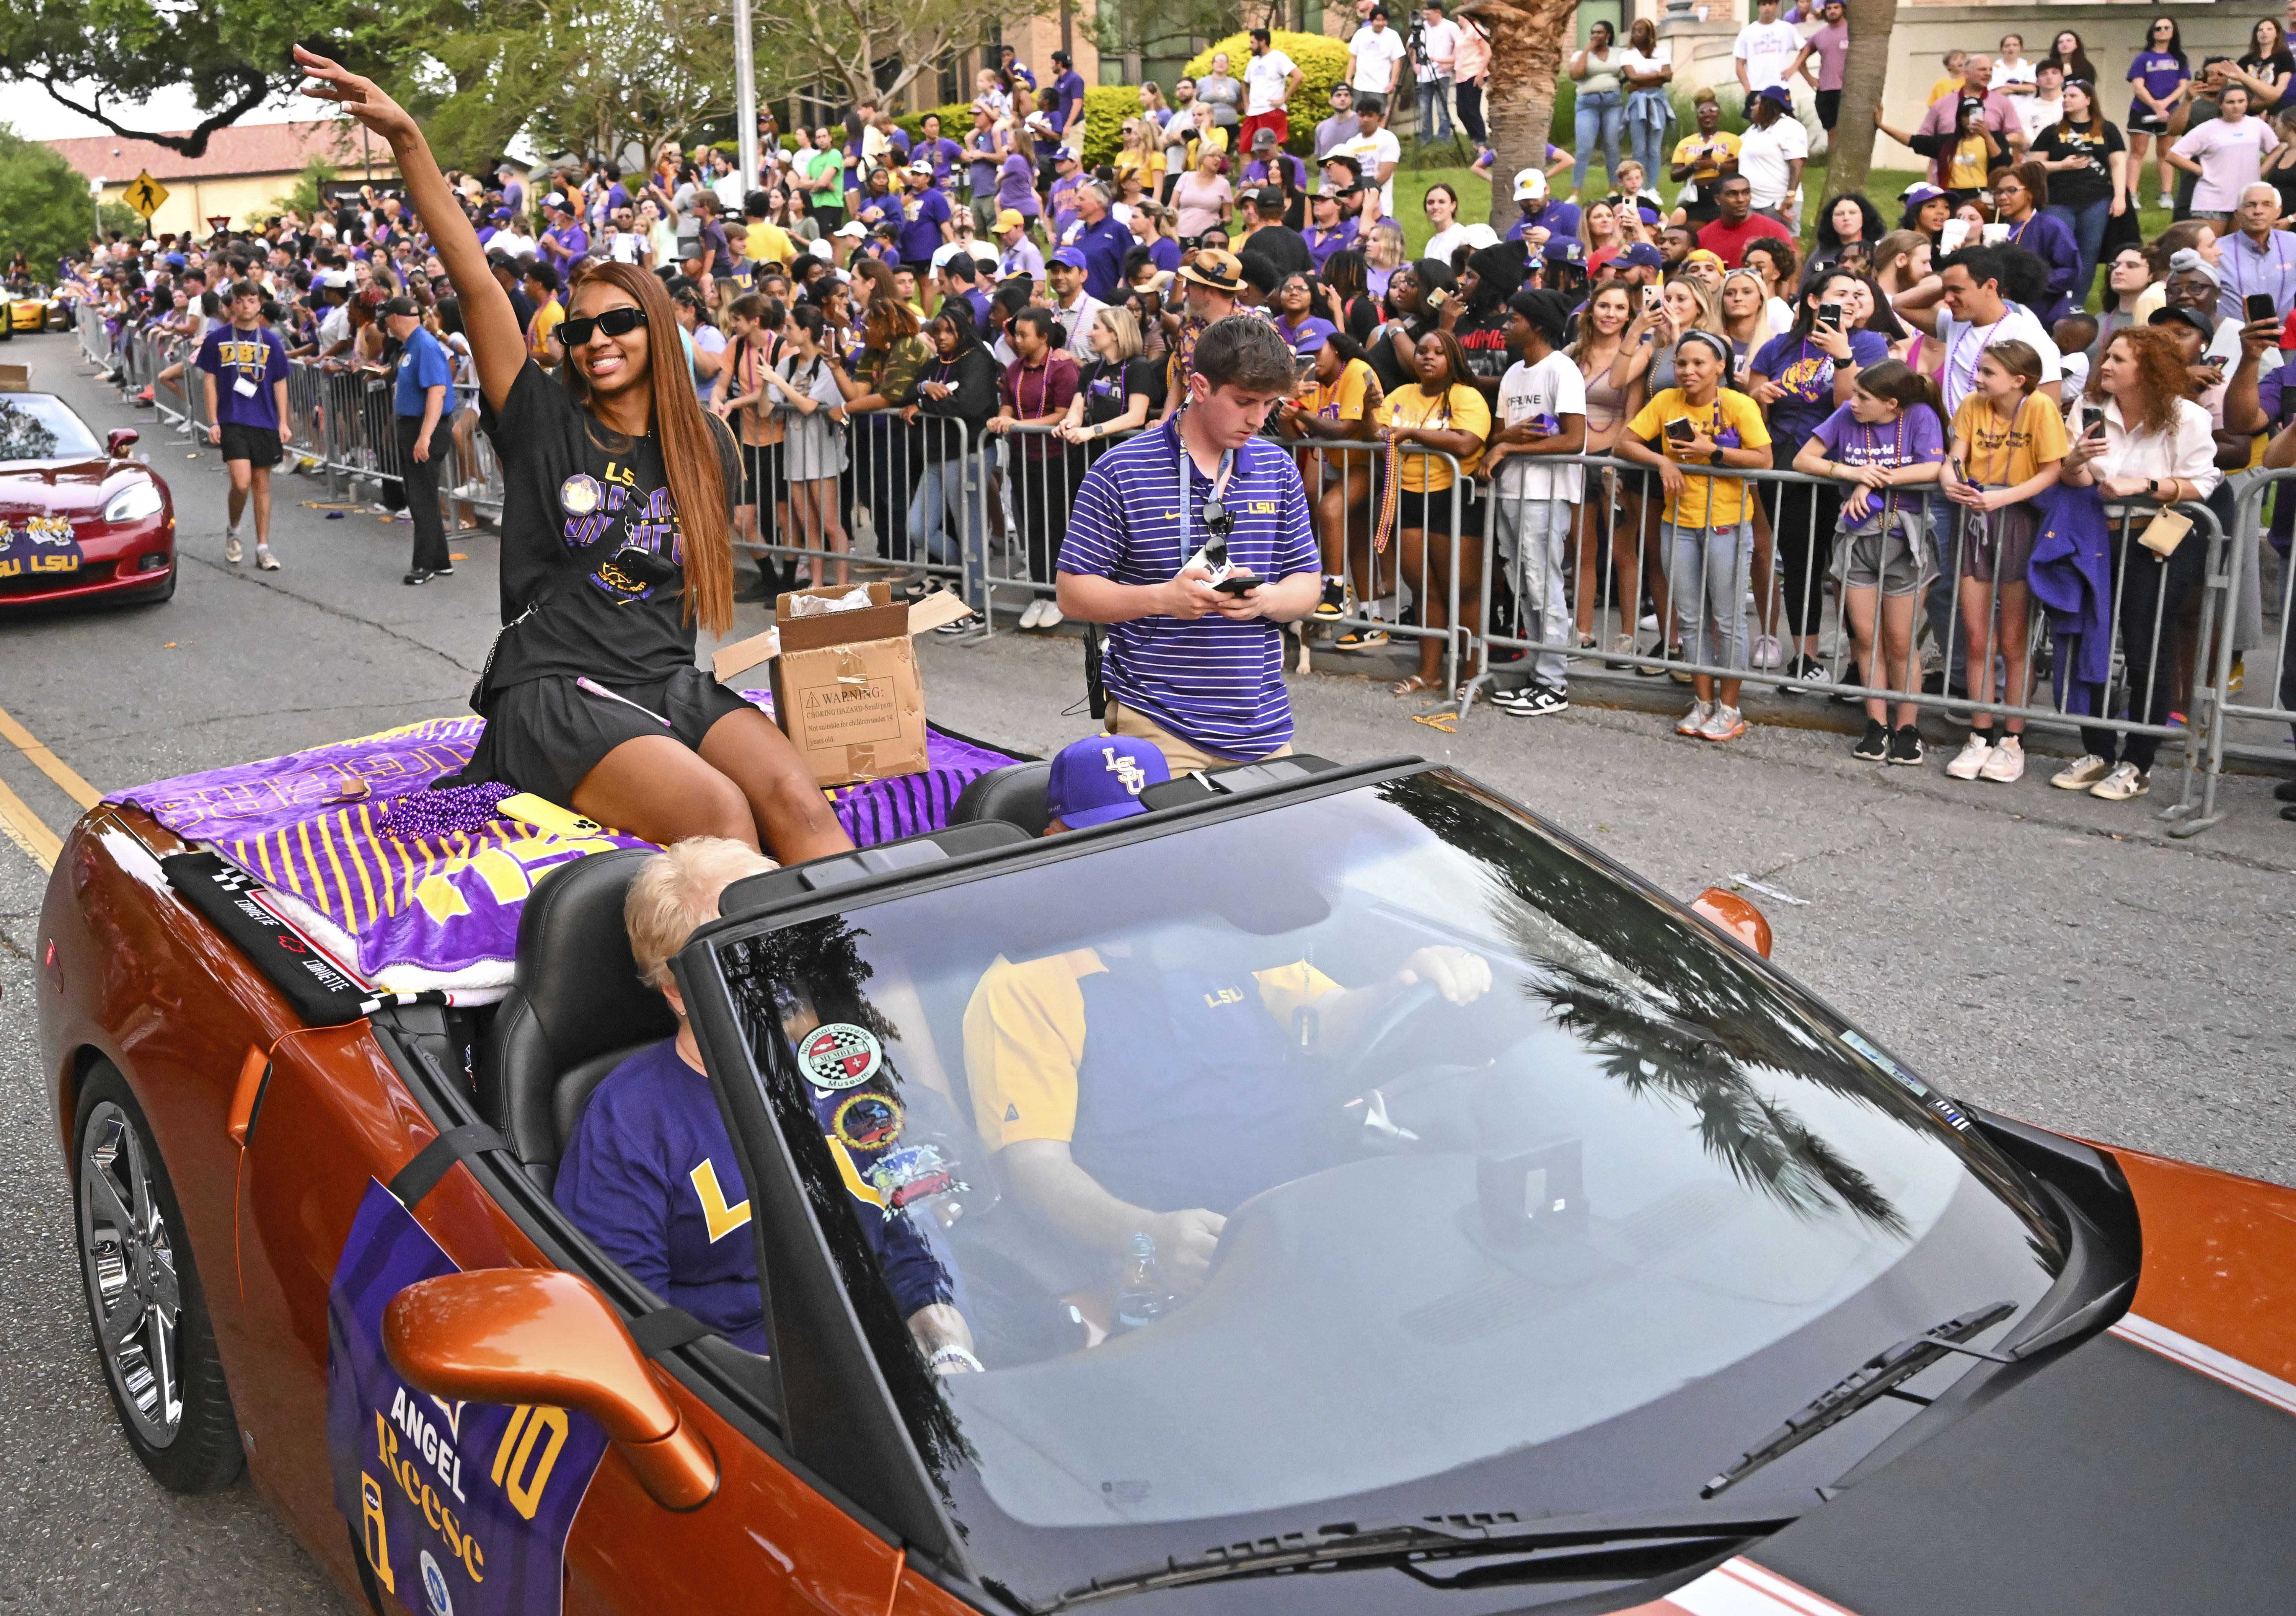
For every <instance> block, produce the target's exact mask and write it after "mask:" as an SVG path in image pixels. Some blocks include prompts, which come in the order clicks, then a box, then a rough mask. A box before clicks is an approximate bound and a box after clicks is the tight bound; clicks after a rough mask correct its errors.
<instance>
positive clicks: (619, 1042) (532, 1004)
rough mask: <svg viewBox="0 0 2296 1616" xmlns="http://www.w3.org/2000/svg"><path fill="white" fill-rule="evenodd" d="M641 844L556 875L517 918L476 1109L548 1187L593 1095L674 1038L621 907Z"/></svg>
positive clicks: (672, 1023) (672, 1022)
mask: <svg viewBox="0 0 2296 1616" xmlns="http://www.w3.org/2000/svg"><path fill="white" fill-rule="evenodd" d="M649 857H652V853H651V851H650V850H649V849H644V848H623V849H617V850H616V851H614V852H611V853H594V854H592V855H591V856H590V857H587V858H582V859H578V860H576V861H575V862H574V863H572V864H570V865H562V866H561V867H560V868H558V869H556V870H553V871H552V872H550V874H547V875H545V876H544V877H543V880H542V882H541V884H540V885H538V886H537V887H536V888H535V890H534V891H533V893H532V895H531V896H529V898H527V900H526V908H525V910H524V912H523V913H522V914H521V915H520V916H519V922H518V957H517V972H516V975H515V976H514V977H513V979H512V984H511V990H510V994H509V997H506V998H504V1000H503V1002H502V1005H501V1007H500V1009H498V1010H497V1011H496V1013H495V1021H494V1029H493V1030H492V1032H491V1033H489V1034H488V1039H487V1045H486V1048H485V1049H484V1050H483V1051H482V1052H481V1053H480V1060H479V1071H478V1085H479V1107H480V1112H481V1113H482V1114H483V1115H484V1116H485V1117H486V1119H487V1120H488V1122H490V1123H492V1124H493V1125H494V1127H495V1129H496V1131H497V1132H498V1133H500V1134H501V1135H502V1136H503V1137H504V1139H506V1140H508V1141H509V1142H510V1146H511V1149H512V1151H513V1152H514V1153H516V1154H517V1156H518V1159H519V1160H520V1161H521V1162H523V1163H524V1164H525V1166H526V1169H527V1171H528V1173H529V1174H530V1175H531V1176H532V1177H533V1178H534V1180H535V1182H536V1183H537V1184H539V1185H542V1187H543V1188H544V1189H545V1190H548V1189H549V1188H550V1187H551V1184H552V1181H553V1179H554V1178H555V1177H557V1172H558V1158H559V1155H560V1153H562V1152H563V1151H564V1150H565V1148H566V1141H567V1139H568V1138H569V1137H570V1136H571V1135H572V1133H573V1131H574V1123H575V1120H576V1119H577V1118H578V1117H579V1116H580V1115H581V1114H582V1107H583V1106H584V1105H585V1104H586V1103H588V1101H589V1098H590V1092H591V1090H593V1089H594V1088H596V1087H598V1085H599V1084H600V1083H601V1082H602V1081H603V1080H604V1079H605V1077H606V1074H607V1073H609V1072H611V1071H612V1070H614V1068H615V1067H617V1066H619V1065H620V1064H621V1063H622V1062H623V1061H625V1060H627V1058H628V1057H629V1056H631V1055H632V1054H635V1053H637V1051H638V1050H640V1049H642V1048H644V1046H646V1045H648V1044H655V1043H659V1042H660V1041H661V1040H662V1039H663V1038H669V1037H672V1036H674V1035H675V1034H676V1031H677V1018H676V1016H675V1015H673V1014H671V1013H670V1009H669V1002H668V1000H667V999H665V998H663V997H661V995H660V993H659V992H657V991H656V990H655V989H654V988H652V987H649V986H648V985H647V984H646V983H644V982H642V981H640V980H638V967H637V962H636V960H635V959H634V958H633V957H632V956H631V955H630V942H629V933H628V931H627V930H625V929H624V927H623V924H622V900H623V898H625V897H626V896H627V893H628V891H629V886H630V882H631V880H632V879H633V878H634V877H635V875H636V874H637V871H638V865H640V864H642V863H644V861H645V860H646V859H647V858H649Z"/></svg>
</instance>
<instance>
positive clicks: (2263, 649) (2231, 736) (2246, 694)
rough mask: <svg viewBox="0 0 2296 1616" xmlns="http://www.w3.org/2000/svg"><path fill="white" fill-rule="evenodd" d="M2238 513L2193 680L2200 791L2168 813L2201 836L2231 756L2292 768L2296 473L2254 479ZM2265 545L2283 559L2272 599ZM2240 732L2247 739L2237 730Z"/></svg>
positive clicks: (2203, 619)
mask: <svg viewBox="0 0 2296 1616" xmlns="http://www.w3.org/2000/svg"><path fill="white" fill-rule="evenodd" d="M2267 506H2269V507H2270V514H2269V517H2268V518H2267ZM2233 509H2234V518H2233V522H2232V527H2231V530H2230V535H2231V536H2230V539H2229V541H2228V542H2227V543H2226V545H2225V546H2223V548H2222V551H2221V553H2220V554H2212V555H2211V557H2210V568H2209V572H2210V577H2209V580H2208V581H2209V587H2208V589H2207V590H2206V591H2205V593H2204V595H2203V597H2202V611H2201V616H2200V622H2199V627H2198V631H2197V634H2196V636H2195V638H2196V639H2197V641H2198V643H2199V658H2200V663H2201V666H2200V669H2199V670H2198V671H2197V672H2196V673H2195V675H2194V686H2195V688H2194V708H2193V711H2192V718H2193V722H2194V725H2195V726H2196V727H2197V728H2198V729H2199V731H2200V733H2201V734H2202V737H2203V741H2202V761H2201V764H2200V768H2199V774H2200V780H2199V790H2198V793H2197V795H2195V794H2194V792H2192V791H2190V790H2188V791H2187V792H2186V793H2185V800H2184V801H2182V802H2180V803H2178V804H2177V807H2176V808H2173V809H2171V810H2170V812H2171V813H2172V814H2175V815H2177V816H2178V818H2179V820H2180V823H2178V824H2175V825H2173V826H2171V827H2170V829H2169V835H2171V836H2177V837H2183V836H2193V835H2197V834H2198V833H2201V832H2202V831H2204V830H2206V829H2208V828H2209V826H2210V825H2212V824H2216V823H2217V822H2218V820H2220V819H2221V818H2222V817H2223V815H2222V814H2221V813H2220V812H2219V811H2218V808H2217V786H2218V779H2219V777H2220V776H2221V775H2223V772H2224V762H2225V759H2226V758H2227V757H2239V758H2245V759H2254V760H2258V761H2268V762H2275V763H2285V762H2286V761H2287V760H2288V757H2289V751H2288V740H2289V732H2290V731H2291V730H2292V729H2296V639H2292V634H2291V625H2292V620H2296V618H2292V613H2296V556H2292V553H2291V548H2290V545H2289V536H2290V533H2291V530H2292V529H2296V470H2281V471H2263V472H2256V473H2253V474H2251V475H2250V476H2249V477H2248V478H2247V480H2246V481H2245V483H2244V484H2243V486H2242V487H2241V488H2239V489H2238V490H2237V491H2236V492H2235V495H2234V496H2233ZM2267 546H2268V547H2269V548H2270V549H2272V550H2273V551H2275V552H2276V553H2277V554H2278V555H2279V560H2280V577H2279V579H2278V581H2277V583H2276V585H2275V586H2274V587H2272V588H2271V590H2270V593H2269V594H2268V595H2267V591H2266V587H2265V583H2266V580H2265V577H2264V571H2265V552H2266V549H2267ZM2274 606H2277V608H2278V611H2277V612H2276V613H2275V612H2274V611H2273V608H2274ZM2267 658H2268V660H2267ZM2235 669H2238V676H2237V677H2239V680H2240V684H2239V686H2238V687H2237V688H2235V683H2234V681H2235ZM2243 698H2245V699H2243ZM2235 726H2238V728H2239V730H2240V732H2241V733H2239V734H2235Z"/></svg>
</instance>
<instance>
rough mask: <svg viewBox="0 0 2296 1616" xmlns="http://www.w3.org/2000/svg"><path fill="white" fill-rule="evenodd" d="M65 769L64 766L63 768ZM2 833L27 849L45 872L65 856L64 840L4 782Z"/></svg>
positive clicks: (0, 799) (0, 817)
mask: <svg viewBox="0 0 2296 1616" xmlns="http://www.w3.org/2000/svg"><path fill="white" fill-rule="evenodd" d="M59 767H61V766H59ZM0 832H5V833H7V837H8V840H9V841H12V842H14V843H15V844H16V845H17V846H18V847H20V848H21V849H24V852H25V854H26V855H27V856H28V857H29V858H30V859H31V861H32V862H33V863H34V864H37V865H39V866H40V868H41V869H43V870H53V869H54V868H55V867H56V860H57V859H58V858H60V857H62V856H63V850H64V844H63V840H62V838H61V837H59V836H58V835H57V834H56V833H54V832H53V831H52V830H50V829H48V827H47V826H46V825H45V824H42V823H41V822H40V816H38V815H37V814H35V813H34V812H32V810H31V809H30V808H26V807H25V806H24V800H23V799H22V798H21V797H19V796H18V795H16V793H15V792H12V791H10V790H9V789H8V785H7V783H6V782H5V781H0Z"/></svg>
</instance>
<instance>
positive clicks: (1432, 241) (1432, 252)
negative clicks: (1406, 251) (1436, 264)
mask: <svg viewBox="0 0 2296 1616" xmlns="http://www.w3.org/2000/svg"><path fill="white" fill-rule="evenodd" d="M1466 239H1467V226H1464V225H1462V224H1458V223H1456V222H1455V223H1453V224H1452V225H1451V226H1450V227H1449V228H1448V229H1445V230H1438V231H1437V232H1436V233H1435V234H1432V235H1431V236H1429V237H1428V238H1427V244H1426V245H1425V246H1424V247H1422V248H1421V249H1420V250H1419V256H1420V257H1421V258H1439V259H1441V260H1442V261H1443V262H1444V263H1446V264H1447V263H1449V262H1450V261H1451V253H1452V250H1454V249H1455V248H1456V247H1457V246H1458V245H1459V243H1460V242H1464V241H1465V240H1466Z"/></svg>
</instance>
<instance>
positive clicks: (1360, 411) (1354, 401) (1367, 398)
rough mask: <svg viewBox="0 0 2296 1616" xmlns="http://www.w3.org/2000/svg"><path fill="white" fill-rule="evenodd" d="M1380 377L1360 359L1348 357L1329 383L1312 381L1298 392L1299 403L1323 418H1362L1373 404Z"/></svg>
mask: <svg viewBox="0 0 2296 1616" xmlns="http://www.w3.org/2000/svg"><path fill="white" fill-rule="evenodd" d="M1378 391H1379V378H1378V377H1377V376H1376V375H1374V374H1373V373H1372V368H1371V366H1370V365H1366V364H1365V363H1364V362H1363V361H1362V360H1361V359H1350V360H1349V361H1348V362H1347V364H1346V365H1342V366H1341V369H1340V379H1339V380H1338V381H1334V382H1332V383H1331V384H1329V385H1328V386H1326V385H1325V384H1324V383H1323V382H1321V381H1317V382H1315V383H1313V384H1311V385H1310V386H1309V387H1308V390H1307V391H1306V392H1305V393H1303V394H1301V395H1300V407H1301V408H1302V409H1304V410H1306V411H1307V412H1308V414H1310V415H1313V416H1316V418H1317V419H1318V420H1323V421H1361V420H1362V419H1363V418H1364V415H1365V413H1366V412H1367V411H1369V410H1370V409H1372V408H1373V407H1374V405H1373V399H1374V396H1375V395H1376V394H1377V393H1378Z"/></svg>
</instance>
